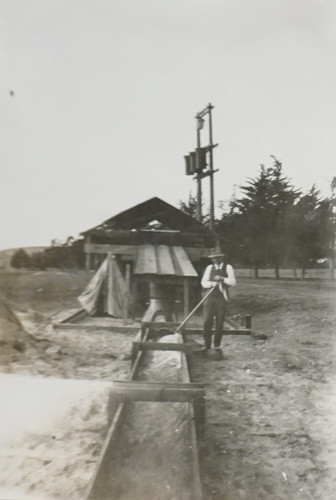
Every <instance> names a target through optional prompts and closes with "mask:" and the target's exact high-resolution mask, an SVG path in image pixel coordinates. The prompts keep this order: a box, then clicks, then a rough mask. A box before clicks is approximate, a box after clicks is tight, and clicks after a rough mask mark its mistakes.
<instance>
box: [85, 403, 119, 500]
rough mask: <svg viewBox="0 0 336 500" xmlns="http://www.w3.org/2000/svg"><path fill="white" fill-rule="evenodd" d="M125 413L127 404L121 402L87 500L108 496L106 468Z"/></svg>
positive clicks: (91, 482) (89, 488)
mask: <svg viewBox="0 0 336 500" xmlns="http://www.w3.org/2000/svg"><path fill="white" fill-rule="evenodd" d="M124 413H125V404H124V403H120V404H119V405H118V409H117V411H116V413H115V416H114V418H113V421H112V424H111V425H110V427H109V430H108V433H107V437H106V439H105V441H104V445H103V449H102V452H101V454H100V456H99V460H98V465H97V467H96V469H95V472H94V474H93V476H92V478H91V481H90V483H89V486H88V490H87V494H86V496H85V500H97V498H104V497H106V494H107V492H106V491H105V489H104V485H105V484H106V481H104V476H105V475H106V472H107V471H106V468H107V466H108V464H109V461H110V460H111V457H112V456H113V455H114V453H115V450H114V448H113V446H112V445H113V442H114V441H115V438H116V436H117V433H118V431H119V428H120V425H121V423H122V422H123V418H122V417H123V414H124Z"/></svg>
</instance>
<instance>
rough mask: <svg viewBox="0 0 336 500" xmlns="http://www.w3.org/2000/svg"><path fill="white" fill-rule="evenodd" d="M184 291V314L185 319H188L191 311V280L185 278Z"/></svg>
mask: <svg viewBox="0 0 336 500" xmlns="http://www.w3.org/2000/svg"><path fill="white" fill-rule="evenodd" d="M183 289H184V290H183V291H184V301H183V313H184V317H186V316H187V314H188V313H189V311H190V307H189V280H188V278H184V281H183Z"/></svg>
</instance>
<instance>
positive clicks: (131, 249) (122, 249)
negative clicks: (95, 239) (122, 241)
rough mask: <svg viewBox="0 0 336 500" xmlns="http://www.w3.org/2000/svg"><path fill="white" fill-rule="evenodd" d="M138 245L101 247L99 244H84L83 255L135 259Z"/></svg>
mask: <svg viewBox="0 0 336 500" xmlns="http://www.w3.org/2000/svg"><path fill="white" fill-rule="evenodd" d="M138 248H139V245H107V244H106V245H103V244H99V243H85V244H84V251H85V253H100V254H106V255H107V254H108V253H112V254H113V255H129V256H130V257H133V258H135V257H136V254H137V251H138Z"/></svg>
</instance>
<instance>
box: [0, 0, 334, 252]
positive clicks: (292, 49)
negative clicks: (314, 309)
mask: <svg viewBox="0 0 336 500" xmlns="http://www.w3.org/2000/svg"><path fill="white" fill-rule="evenodd" d="M335 27H336V1H335V0H0V70H1V78H0V136H1V139H0V168H1V183H0V249H8V248H16V247H27V246H40V245H41V246H46V245H49V244H50V243H51V240H53V239H56V240H59V241H65V240H66V238H67V237H68V236H73V237H74V238H77V237H79V235H80V233H81V231H85V230H87V229H89V228H91V227H93V226H96V225H98V224H100V223H101V222H103V221H104V220H106V219H108V218H110V217H112V216H113V215H116V214H117V213H119V212H121V211H123V210H125V209H127V208H129V207H132V206H134V205H136V204H138V203H141V202H143V201H145V200H147V199H149V198H152V197H153V196H158V197H160V198H162V199H163V200H165V201H166V202H168V203H171V204H172V205H174V206H178V204H179V202H180V200H183V201H187V200H188V198H189V195H192V196H195V195H196V181H195V180H193V177H192V176H186V175H185V164H184V155H186V154H188V153H189V152H190V151H192V150H194V149H195V147H196V120H195V115H196V114H197V113H198V112H199V111H201V110H202V109H204V108H205V107H206V106H207V105H208V104H209V103H211V104H212V105H213V106H214V109H213V110H212V121H213V139H214V142H215V143H218V147H216V148H215V150H214V168H215V169H219V171H218V172H217V173H216V174H215V175H214V183H215V206H216V215H217V216H218V215H219V214H220V209H219V208H217V207H218V206H219V204H220V203H224V206H227V204H228V202H229V201H230V199H232V196H234V194H235V195H236V196H239V194H240V190H239V186H241V185H244V184H246V182H247V181H248V179H249V178H254V177H256V176H257V175H258V173H259V169H260V165H261V164H264V165H265V166H271V165H272V162H273V160H272V158H271V155H274V156H276V157H277V158H278V159H279V160H280V161H282V163H283V173H284V174H285V175H286V176H287V177H288V178H289V179H290V180H291V182H292V184H293V185H294V186H295V187H296V188H299V189H302V190H303V192H307V191H309V189H310V188H311V187H312V185H313V184H315V185H316V187H317V188H318V189H319V190H320V191H321V193H322V195H323V196H329V195H330V194H331V193H330V184H331V180H332V178H333V177H334V176H335V175H336V168H335V163H336V140H335V131H336V113H335V102H336V99H335V97H336V29H335ZM207 126H208V123H207V122H206V123H205V127H204V129H203V130H202V132H201V143H202V145H207V143H208V130H207ZM202 188H203V200H204V203H205V209H206V206H207V203H208V202H209V191H210V189H209V179H208V178H206V179H204V180H203V183H202Z"/></svg>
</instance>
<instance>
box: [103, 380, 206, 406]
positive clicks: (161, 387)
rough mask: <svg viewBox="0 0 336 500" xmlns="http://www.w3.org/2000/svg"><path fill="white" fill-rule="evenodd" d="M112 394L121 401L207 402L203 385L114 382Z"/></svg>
mask: <svg viewBox="0 0 336 500" xmlns="http://www.w3.org/2000/svg"><path fill="white" fill-rule="evenodd" d="M110 392H111V394H112V395H113V396H114V397H118V398H119V399H120V401H123V402H125V401H157V402H176V403H191V402H193V401H195V400H196V401H198V402H200V401H201V400H202V401H203V400H205V389H204V385H203V384H194V383H190V384H169V383H167V384H165V383H162V382H143V381H137V382H135V381H120V382H119V381H118V382H112V387H111V388H110Z"/></svg>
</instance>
